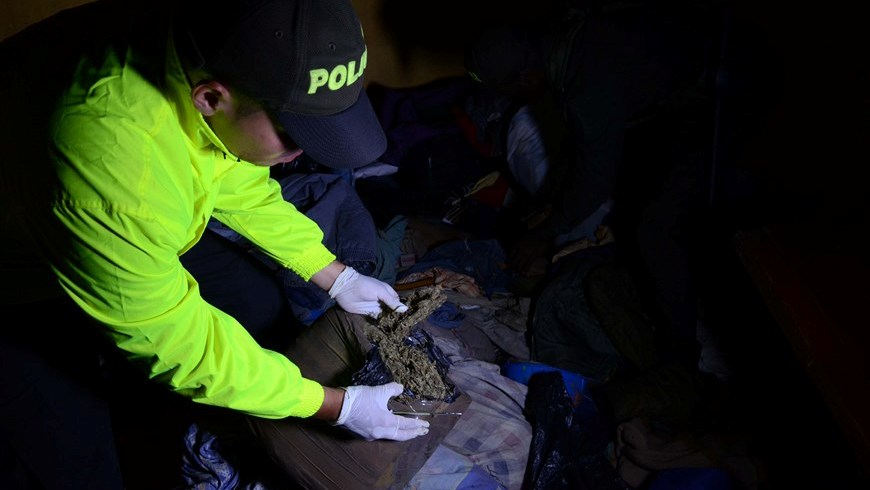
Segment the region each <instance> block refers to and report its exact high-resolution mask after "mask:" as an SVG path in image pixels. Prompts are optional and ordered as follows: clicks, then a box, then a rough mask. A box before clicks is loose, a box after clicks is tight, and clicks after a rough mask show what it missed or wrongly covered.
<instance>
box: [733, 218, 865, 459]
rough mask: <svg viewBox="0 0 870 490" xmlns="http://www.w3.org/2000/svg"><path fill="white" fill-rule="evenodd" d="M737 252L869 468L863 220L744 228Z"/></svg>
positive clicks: (801, 361) (848, 437) (803, 363)
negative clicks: (842, 223) (842, 222)
mask: <svg viewBox="0 0 870 490" xmlns="http://www.w3.org/2000/svg"><path fill="white" fill-rule="evenodd" d="M734 245H735V247H736V249H737V253H738V255H739V256H740V259H741V261H742V263H743V265H744V266H745V268H746V270H747V271H748V272H749V275H750V276H751V278H752V280H753V281H754V283H755V285H756V287H757V288H758V290H759V291H760V293H761V294H762V296H763V297H764V300H765V302H766V303H767V306H768V307H769V308H770V310H771V312H772V313H773V315H774V317H775V318H776V320H777V322H778V324H779V326H780V327H781V329H782V331H783V333H784V334H785V336H786V338H787V339H788V341H789V343H790V344H791V347H792V349H793V350H794V352H795V355H796V356H797V359H798V361H799V362H800V363H801V365H802V366H803V367H804V368H805V369H806V372H807V374H808V375H809V377H810V378H811V380H812V381H813V383H814V384H815V386H816V387H817V388H818V390H819V392H820V393H821V395H822V397H823V398H824V400H825V402H826V403H827V404H828V406H829V408H830V409H831V412H832V414H833V416H834V419H835V420H836V422H837V424H838V425H839V427H840V429H841V430H842V432H843V435H844V437H845V439H846V440H847V441H848V442H849V443H850V445H851V446H852V448H853V449H854V451H855V455H856V461H857V463H858V464H859V465H860V466H861V468H862V469H863V471H864V472H865V474H870V376H868V374H870V369H868V361H867V355H868V353H870V286H868V284H870V267H868V257H867V256H868V254H870V240H868V234H867V230H866V227H865V226H863V225H860V226H859V225H845V226H844V225H836V224H832V223H826V224H819V223H808V224H803V225H797V224H789V225H770V226H766V227H764V228H761V229H755V230H746V231H739V232H738V233H737V234H736V235H735V237H734Z"/></svg>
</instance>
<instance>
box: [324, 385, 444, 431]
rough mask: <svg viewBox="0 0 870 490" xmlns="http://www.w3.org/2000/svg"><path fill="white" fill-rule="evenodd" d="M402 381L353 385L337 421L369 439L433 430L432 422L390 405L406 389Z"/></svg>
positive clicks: (348, 390) (346, 392) (345, 396)
mask: <svg viewBox="0 0 870 490" xmlns="http://www.w3.org/2000/svg"><path fill="white" fill-rule="evenodd" d="M403 389H404V388H403V387H402V385H400V384H399V383H395V382H393V383H387V384H385V385H380V386H349V387H347V388H346V391H345V394H344V403H343V404H342V406H341V413H340V414H339V415H338V420H337V421H336V422H335V425H342V426H344V427H346V428H347V429H349V430H350V431H352V432H354V433H356V434H358V435H359V436H360V437H362V438H363V439H365V440H367V441H374V440H375V439H390V440H393V441H407V440H408V439H413V438H415V437H417V436H422V435H425V434H427V433H428V432H429V422H427V421H425V420H419V419H411V418H407V417H400V416H398V415H393V412H391V411H390V410H389V409H387V402H388V401H389V400H390V397H393V396H397V395H399V394H401V393H402V390H403Z"/></svg>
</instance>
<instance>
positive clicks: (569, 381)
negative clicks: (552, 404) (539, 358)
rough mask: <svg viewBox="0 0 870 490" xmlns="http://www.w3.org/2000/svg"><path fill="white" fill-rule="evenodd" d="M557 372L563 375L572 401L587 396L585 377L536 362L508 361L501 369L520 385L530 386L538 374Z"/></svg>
mask: <svg viewBox="0 0 870 490" xmlns="http://www.w3.org/2000/svg"><path fill="white" fill-rule="evenodd" d="M551 371H557V372H559V373H561V374H562V381H563V382H564V383H565V389H566V390H567V391H568V395H570V397H571V399H572V400H575V401H579V400H581V399H582V398H583V396H584V395H585V394H586V378H584V377H583V376H581V375H579V374H577V373H574V372H571V371H566V370H564V369H559V368H557V367H553V366H550V365H548V364H544V363H542V362H534V361H508V362H506V363H504V365H503V366H502V368H501V372H502V374H503V375H504V376H505V377H507V378H510V379H512V380H514V381H516V382H518V383H522V384H524V385H528V384H529V378H531V377H532V376H533V375H534V374H537V373H546V372H551Z"/></svg>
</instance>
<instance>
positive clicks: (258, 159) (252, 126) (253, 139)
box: [206, 96, 302, 166]
mask: <svg viewBox="0 0 870 490" xmlns="http://www.w3.org/2000/svg"><path fill="white" fill-rule="evenodd" d="M206 120H207V121H208V124H209V126H210V127H211V129H212V131H214V133H215V134H216V135H217V137H218V138H220V140H221V141H222V142H223V143H224V145H226V147H227V149H228V150H229V151H230V152H231V153H233V154H234V155H236V156H237V157H239V158H241V159H243V160H247V161H249V162H251V163H254V164H257V165H263V166H272V165H276V164H278V163H282V162H289V161H292V160H294V159H295V158H296V157H298V156H299V155H301V154H302V150H301V149H300V148H299V147H298V146H297V145H296V143H295V142H293V140H292V139H290V137H289V136H287V133H285V132H284V130H283V128H282V127H281V125H280V123H278V122H277V121H276V120H275V119H274V118H273V117H272V116H271V114H270V113H269V112H267V111H266V110H265V109H263V108H262V106H261V105H260V104H259V103H257V102H256V101H253V100H251V99H248V98H246V97H244V96H235V97H234V98H233V100H232V103H231V104H228V106H227V107H225V108H224V110H222V111H220V112H217V113H215V114H214V115H212V116H209V117H207V118H206Z"/></svg>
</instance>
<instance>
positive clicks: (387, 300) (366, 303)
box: [329, 266, 408, 318]
mask: <svg viewBox="0 0 870 490" xmlns="http://www.w3.org/2000/svg"><path fill="white" fill-rule="evenodd" d="M329 297H330V298H332V299H334V300H335V301H336V302H337V303H338V305H339V306H341V307H342V308H343V309H344V311H346V312H348V313H356V314H359V315H369V316H373V317H375V318H377V317H379V316H381V302H383V303H384V304H385V305H387V307H388V308H390V309H391V310H395V311H399V312H405V311H408V307H407V306H405V305H403V304H402V301H401V300H400V299H399V293H397V292H396V290H395V289H393V288H392V287H390V285H389V284H387V283H385V282H381V281H379V280H377V279H375V278H373V277H369V276H364V275H362V274H360V273H359V272H357V271H356V270H354V268H353V267H350V266H346V267H345V268H344V270H343V271H341V274H339V275H338V277H337V278H335V282H334V283H333V284H332V287H331V288H329Z"/></svg>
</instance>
